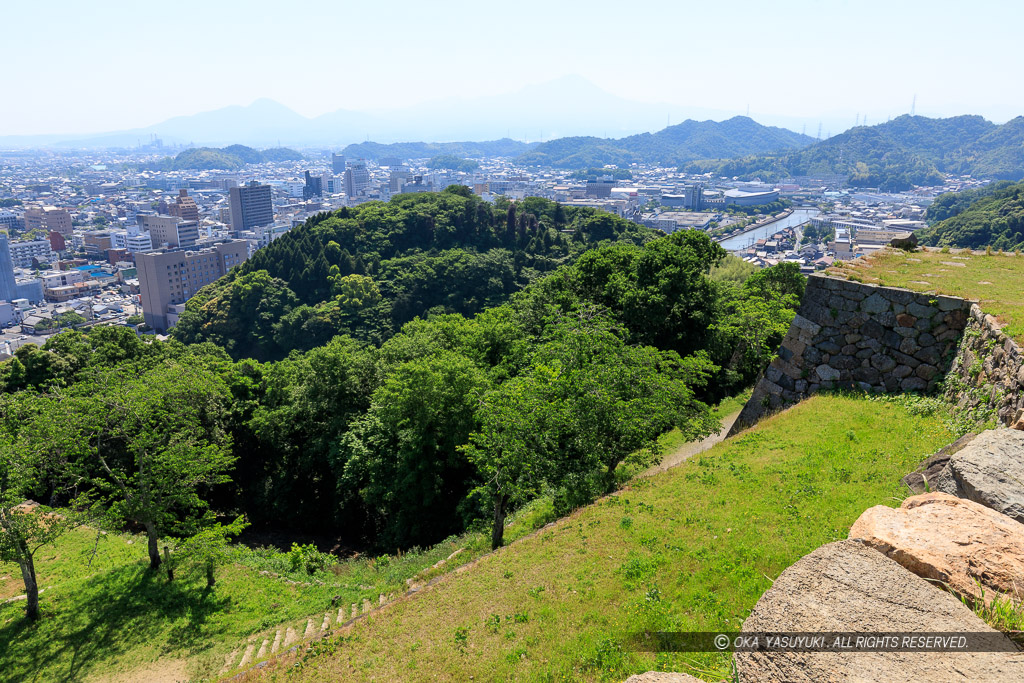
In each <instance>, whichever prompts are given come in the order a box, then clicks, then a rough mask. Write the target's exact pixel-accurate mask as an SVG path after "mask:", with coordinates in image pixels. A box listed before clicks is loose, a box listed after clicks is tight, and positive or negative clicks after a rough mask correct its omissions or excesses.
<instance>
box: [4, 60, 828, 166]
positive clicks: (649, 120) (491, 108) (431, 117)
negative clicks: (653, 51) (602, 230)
mask: <svg viewBox="0 0 1024 683" xmlns="http://www.w3.org/2000/svg"><path fill="white" fill-rule="evenodd" d="M734 113H735V112H729V111H724V110H718V109H711V108H706V107H700V106H688V107H681V106H679V105H674V106H672V105H668V104H663V103H662V104H658V103H646V102H636V101H633V100H629V99H626V98H623V97H619V96H617V95H613V94H611V93H608V92H606V91H604V90H602V89H601V88H599V87H597V86H596V85H594V84H593V83H591V82H589V81H587V80H586V79H583V78H581V77H579V76H566V77H563V78H558V79H555V80H552V81H549V82H547V83H541V84H537V85H531V86H527V87H525V88H521V89H519V90H517V91H515V92H510V93H505V94H502V95H491V96H486V97H472V98H447V99H443V100H438V101H434V102H427V103H423V104H418V105H414V106H409V107H403V108H398V109H391V110H359V109H358V108H356V107H346V108H341V109H338V110H336V111H333V112H329V113H326V114H323V115H321V116H317V117H313V118H308V117H305V116H302V115H301V114H298V113H296V112H294V111H292V110H291V109H289V108H288V107H286V106H284V105H282V104H279V103H277V102H275V101H273V100H268V99H259V100H256V101H255V102H253V103H252V104H250V105H248V106H230V107H224V108H222V109H217V110H214V111H208V112H202V113H198V114H194V115H191V116H178V117H175V118H172V119H168V120H166V121H163V122H162V123H158V124H155V125H152V126H147V127H144V128H136V129H132V130H124V131H114V132H109V133H102V134H96V135H80V134H79V135H32V136H10V135H9V136H0V148H14V147H56V148H110V147H121V148H133V147H137V146H139V145H143V144H146V143H148V142H149V141H150V140H151V138H152V136H157V137H159V138H161V139H162V140H163V142H164V143H165V144H168V145H176V146H180V145H190V146H210V147H214V146H216V147H220V146H223V145H230V144H236V143H237V144H245V145H250V146H254V147H276V146H281V145H287V146H292V147H320V148H326V147H334V148H337V147H341V146H344V145H348V144H352V143H357V142H361V141H366V140H371V139H372V140H376V141H378V142H382V143H389V142H401V141H408V140H434V141H440V142H448V141H453V140H498V139H501V138H515V139H519V140H551V139H554V138H557V137H564V136H570V135H572V136H601V137H621V136H628V135H633V134H637V133H642V132H644V131H655V130H659V129H661V128H664V127H665V125H666V119H668V118H669V117H671V119H674V120H676V121H678V120H681V119H683V118H685V117H688V118H693V119H715V120H721V119H726V118H729V116H731V115H732V114H734ZM787 121H788V122H787V125H792V126H794V127H799V126H800V125H801V124H800V122H798V120H796V119H792V120H787ZM804 123H806V121H805V122H804ZM815 123H816V120H815Z"/></svg>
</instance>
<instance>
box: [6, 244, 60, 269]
mask: <svg viewBox="0 0 1024 683" xmlns="http://www.w3.org/2000/svg"><path fill="white" fill-rule="evenodd" d="M9 246H10V250H11V261H12V262H13V263H14V265H15V267H17V268H31V267H32V259H36V260H38V261H39V262H41V263H43V262H46V261H49V260H50V240H48V239H46V240H29V241H26V242H11V243H10V245H9Z"/></svg>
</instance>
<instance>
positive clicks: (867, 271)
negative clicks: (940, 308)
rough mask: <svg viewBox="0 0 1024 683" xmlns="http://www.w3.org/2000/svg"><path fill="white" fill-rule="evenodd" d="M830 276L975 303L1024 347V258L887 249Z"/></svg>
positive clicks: (847, 265) (832, 271)
mask: <svg viewBox="0 0 1024 683" xmlns="http://www.w3.org/2000/svg"><path fill="white" fill-rule="evenodd" d="M951 263H959V264H963V265H962V266H956V265H949V264H951ZM827 273H828V274H829V275H838V276H841V277H849V278H851V279H854V280H859V281H861V282H872V283H876V284H880V285H885V286H889V287H906V288H907V289H913V290H916V291H919V292H935V293H937V294H949V295H951V296H959V297H964V298H966V299H976V300H978V301H979V305H980V306H981V309H982V310H983V311H985V312H986V313H988V314H991V315H994V316H996V318H997V319H998V320H999V321H1000V322H1001V323H1002V324H1004V325H1005V326H1006V327H1005V331H1006V333H1007V334H1008V335H1010V336H1011V337H1013V338H1014V339H1015V340H1016V341H1017V342H1018V343H1024V258H1022V257H1020V256H1015V255H1014V254H1009V253H1007V254H1003V255H1000V254H998V253H993V254H980V253H972V252H971V251H970V250H957V249H953V250H950V251H947V252H943V251H941V250H937V249H929V250H927V251H917V252H913V253H908V252H905V251H901V250H896V249H885V250H882V251H879V252H878V253H877V254H875V255H874V256H871V257H869V258H865V259H856V260H854V261H850V262H845V263H843V264H842V265H841V266H839V267H836V268H830V269H829V270H828V271H827Z"/></svg>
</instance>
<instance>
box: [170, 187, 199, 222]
mask: <svg viewBox="0 0 1024 683" xmlns="http://www.w3.org/2000/svg"><path fill="white" fill-rule="evenodd" d="M167 212H168V213H169V214H170V215H172V216H177V217H178V218H180V219H182V220H185V221H195V222H196V224H198V223H199V205H198V204H196V200H194V199H192V198H191V197H189V196H188V190H186V189H184V188H182V189H180V190H178V197H177V199H176V200H175V202H174V204H169V205H168V206H167Z"/></svg>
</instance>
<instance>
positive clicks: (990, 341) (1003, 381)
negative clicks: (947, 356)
mask: <svg viewBox="0 0 1024 683" xmlns="http://www.w3.org/2000/svg"><path fill="white" fill-rule="evenodd" d="M949 372H950V374H951V375H953V376H955V377H957V378H958V380H959V381H957V382H953V381H950V382H947V383H946V397H947V398H948V399H949V400H950V401H951V402H953V403H955V404H956V405H957V406H958V407H959V408H974V407H976V406H977V405H978V404H979V403H982V402H987V403H989V404H991V405H994V406H995V408H996V410H997V411H998V416H999V421H1000V422H1002V423H1003V424H1004V425H1006V426H1008V427H1015V428H1017V429H1024V354H1022V352H1021V349H1020V346H1018V345H1017V343H1016V342H1015V341H1013V339H1011V338H1010V337H1008V336H1007V335H1006V334H1005V333H1004V332H1003V329H1002V326H1001V325H1000V324H999V323H998V322H997V321H996V319H995V317H993V316H991V315H986V314H985V313H984V312H983V311H982V310H981V308H979V307H978V306H977V305H974V306H971V311H970V317H969V320H968V323H967V328H966V330H964V333H963V338H962V340H961V342H960V346H959V348H958V349H957V354H956V358H954V360H953V364H952V367H950V369H949Z"/></svg>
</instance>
